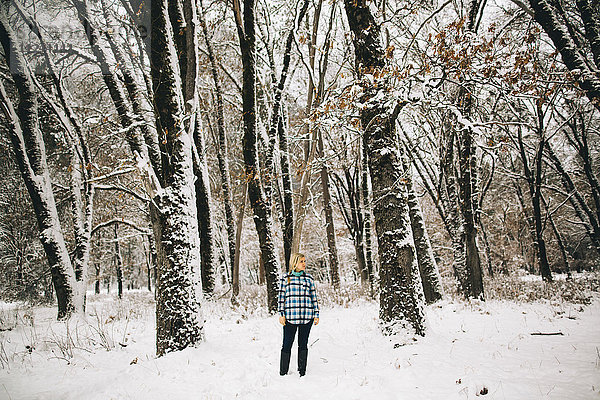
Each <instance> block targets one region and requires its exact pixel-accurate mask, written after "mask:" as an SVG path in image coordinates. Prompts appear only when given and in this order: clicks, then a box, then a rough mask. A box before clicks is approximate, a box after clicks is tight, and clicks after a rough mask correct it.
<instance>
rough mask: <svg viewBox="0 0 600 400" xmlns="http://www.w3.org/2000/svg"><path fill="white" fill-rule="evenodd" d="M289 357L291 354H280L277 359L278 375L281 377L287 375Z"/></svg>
mask: <svg viewBox="0 0 600 400" xmlns="http://www.w3.org/2000/svg"><path fill="white" fill-rule="evenodd" d="M291 355H292V354H291V353H285V352H283V351H282V352H281V358H280V359H279V375H281V376H283V375H285V374H287V373H288V369H289V368H290V356H291Z"/></svg>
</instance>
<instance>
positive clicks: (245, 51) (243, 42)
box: [233, 0, 280, 312]
mask: <svg viewBox="0 0 600 400" xmlns="http://www.w3.org/2000/svg"><path fill="white" fill-rule="evenodd" d="M233 8H234V17H235V20H236V25H237V31H238V37H239V41H240V49H241V52H242V67H243V73H242V75H243V93H242V110H243V120H244V138H243V149H244V150H243V152H244V167H245V171H244V172H245V176H246V180H247V183H248V198H249V199H250V206H251V207H252V210H253V212H254V224H255V225H256V232H257V234H258V240H259V243H260V250H261V257H262V260H263V262H264V265H265V275H266V281H267V304H268V308H269V311H271V312H275V311H276V310H277V290H278V287H277V286H278V283H277V277H278V273H279V269H280V267H279V261H278V260H277V254H276V253H275V246H274V244H273V228H272V223H271V212H270V209H269V207H268V204H267V201H266V198H265V195H264V193H263V191H262V188H261V185H260V181H261V176H260V173H259V168H258V160H257V149H256V94H255V90H256V65H255V58H256V50H255V41H256V34H255V26H254V0H244V10H243V16H242V10H241V7H240V3H239V0H234V7H233Z"/></svg>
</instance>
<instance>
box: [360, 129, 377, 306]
mask: <svg viewBox="0 0 600 400" xmlns="http://www.w3.org/2000/svg"><path fill="white" fill-rule="evenodd" d="M362 139H363V140H362V142H361V146H360V148H361V164H362V165H361V167H362V186H361V194H362V195H361V198H362V200H363V203H362V210H363V216H364V226H365V261H366V263H367V271H368V273H369V287H370V289H371V297H375V292H374V287H373V286H374V285H375V268H374V265H373V245H372V243H371V203H370V200H369V155H368V154H367V144H366V143H365V137H364V135H363V138H362Z"/></svg>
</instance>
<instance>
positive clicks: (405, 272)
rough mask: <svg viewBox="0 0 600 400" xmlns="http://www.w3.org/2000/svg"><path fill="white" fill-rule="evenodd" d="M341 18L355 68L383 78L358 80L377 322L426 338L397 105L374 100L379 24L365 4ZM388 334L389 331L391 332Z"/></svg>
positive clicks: (379, 67)
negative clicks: (376, 270)
mask: <svg viewBox="0 0 600 400" xmlns="http://www.w3.org/2000/svg"><path fill="white" fill-rule="evenodd" d="M344 5H345V9H346V15H347V17H348V23H349V26H350V30H351V31H352V33H353V34H354V37H353V43H354V51H355V62H356V69H357V71H358V74H359V77H361V78H362V77H364V75H365V74H367V73H368V74H373V75H374V76H377V75H378V74H382V75H384V77H383V78H379V79H378V82H377V85H376V86H375V85H371V84H369V82H368V80H367V79H364V80H362V81H361V83H362V86H363V91H364V94H363V96H362V99H361V103H362V104H363V105H364V107H363V108H362V109H361V111H360V119H361V123H362V126H363V129H364V134H365V137H366V143H367V149H368V153H369V170H370V172H371V181H372V184H373V198H374V204H375V206H374V208H373V215H374V217H375V227H376V230H377V239H378V243H379V258H380V262H381V273H380V276H381V277H380V280H381V296H380V313H379V314H380V318H381V319H382V321H383V322H384V323H386V324H387V325H388V327H390V328H392V327H393V326H394V325H396V324H399V325H405V326H406V327H407V328H409V329H411V330H413V331H414V332H415V333H416V334H418V335H424V334H425V315H424V311H423V302H424V300H423V289H422V286H421V277H420V275H419V267H418V265H417V259H416V252H415V248H414V243H413V238H412V232H411V229H410V217H409V213H408V205H407V202H406V198H405V196H403V193H404V189H405V188H403V187H402V188H399V187H397V185H398V182H401V181H402V179H403V177H404V174H405V171H404V169H403V167H402V157H401V154H400V151H399V150H398V148H397V147H396V134H395V127H394V126H395V122H396V117H397V113H398V112H399V111H400V106H401V105H400V104H398V105H396V107H395V108H393V109H390V106H389V105H387V104H386V102H385V101H378V100H377V98H378V96H381V97H383V98H384V99H385V98H386V97H387V96H386V91H387V87H388V85H389V84H388V83H387V82H386V80H385V71H384V68H385V66H386V65H385V56H384V51H383V49H382V47H381V43H380V37H379V36H380V35H379V34H380V25H379V24H377V23H376V22H375V19H374V18H373V15H372V14H371V11H370V9H369V5H368V4H367V3H366V1H364V0H345V1H344ZM391 330H392V331H393V328H392V329H391Z"/></svg>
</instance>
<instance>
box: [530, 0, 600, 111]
mask: <svg viewBox="0 0 600 400" xmlns="http://www.w3.org/2000/svg"><path fill="white" fill-rule="evenodd" d="M579 3H580V4H583V3H584V2H583V1H581V0H580V1H579ZM529 4H530V5H531V8H532V9H533V11H534V18H535V20H536V21H537V23H539V24H540V25H541V26H542V28H543V29H544V31H545V32H546V34H547V35H548V36H549V37H550V39H551V40H552V42H553V43H554V46H555V47H556V50H557V51H558V52H559V53H560V55H561V57H562V60H563V62H564V63H565V66H566V67H567V68H568V69H569V71H571V73H572V74H573V78H574V79H575V80H576V82H577V84H578V85H579V87H580V88H581V89H582V90H583V91H584V93H585V94H586V96H587V97H588V98H589V99H590V101H591V102H592V104H593V105H594V106H595V107H596V109H597V110H600V77H598V75H597V73H596V72H597V70H596V71H595V70H594V69H591V68H590V67H589V66H588V63H587V62H586V57H587V55H586V53H585V52H586V48H585V47H582V46H579V45H577V44H576V41H575V40H581V39H583V37H582V36H579V35H578V36H577V38H575V37H572V36H571V33H570V30H569V27H568V26H567V25H566V24H569V23H570V21H571V20H573V19H574V17H573V16H569V15H565V14H564V12H563V13H560V12H559V10H557V9H556V7H554V6H553V5H552V4H551V2H550V1H549V0H529ZM578 5H579V4H578ZM583 11H584V12H583V13H582V14H581V17H582V19H583V20H584V24H585V28H586V33H591V31H590V30H589V29H588V27H589V26H590V25H589V24H586V21H591V20H590V19H588V18H586V14H585V10H583ZM590 11H591V10H590ZM580 12H581V10H580ZM561 14H562V15H561ZM597 18H598V17H597V15H596V17H595V20H596V23H595V24H593V25H595V26H596V27H597ZM592 20H593V17H592ZM571 31H573V30H571ZM588 37H589V36H588ZM591 38H592V40H593V42H592V43H587V44H588V45H590V46H591V47H590V48H591V49H592V51H594V50H598V48H599V47H598V46H599V45H598V42H597V40H598V33H597V32H596V33H595V34H594V33H592V37H591ZM593 55H594V58H595V59H598V56H599V55H598V54H597V53H593ZM596 67H597V68H600V67H599V66H596Z"/></svg>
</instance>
